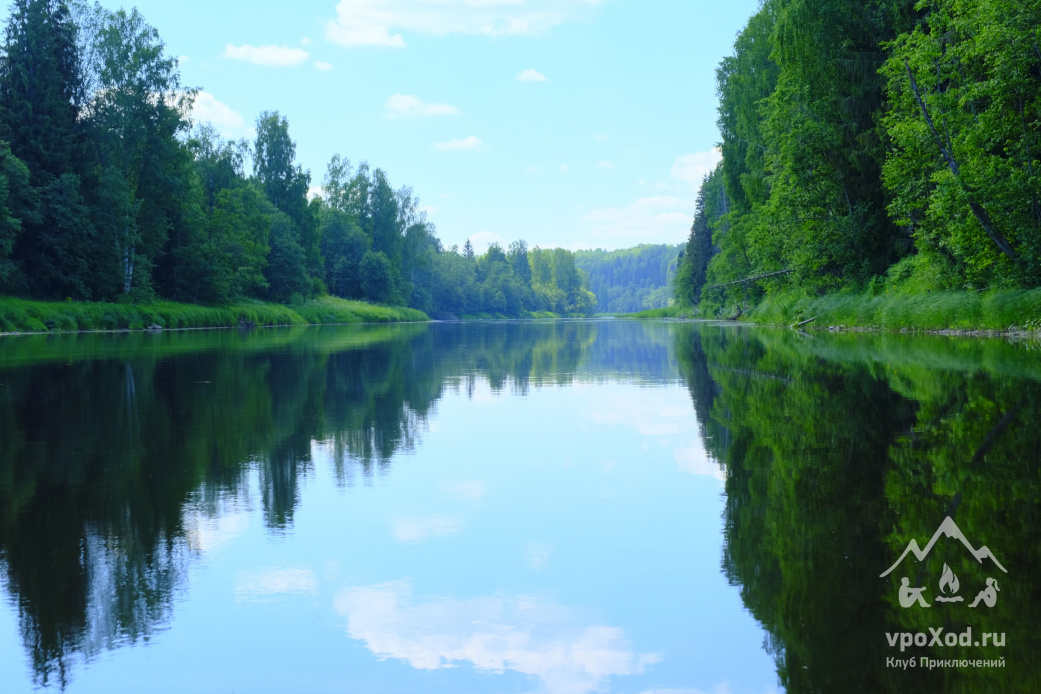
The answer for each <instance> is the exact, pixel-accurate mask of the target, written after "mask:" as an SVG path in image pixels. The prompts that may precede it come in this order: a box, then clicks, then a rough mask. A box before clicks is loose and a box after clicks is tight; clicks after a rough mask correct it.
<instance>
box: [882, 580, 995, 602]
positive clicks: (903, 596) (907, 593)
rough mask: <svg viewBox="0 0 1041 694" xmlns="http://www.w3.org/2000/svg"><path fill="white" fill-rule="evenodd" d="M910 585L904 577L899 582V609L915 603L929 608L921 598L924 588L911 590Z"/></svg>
mask: <svg viewBox="0 0 1041 694" xmlns="http://www.w3.org/2000/svg"><path fill="white" fill-rule="evenodd" d="M910 583H911V581H910V579H908V578H907V576H904V577H903V578H902V579H901V580H900V607H910V606H911V605H913V604H915V602H917V603H918V604H919V605H921V606H922V607H929V603H927V602H926V601H925V598H924V597H923V596H922V593H924V592H925V587H924V586H923V587H921V588H912V587H911V586H910V585H909V584H910ZM980 595H983V593H980Z"/></svg>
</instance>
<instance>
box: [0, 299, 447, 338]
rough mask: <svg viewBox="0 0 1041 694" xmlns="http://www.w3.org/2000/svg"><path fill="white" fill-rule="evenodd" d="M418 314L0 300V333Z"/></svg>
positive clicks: (412, 317)
mask: <svg viewBox="0 0 1041 694" xmlns="http://www.w3.org/2000/svg"><path fill="white" fill-rule="evenodd" d="M426 320H429V318H428V317H427V315H426V314H425V313H423V312H422V311H416V310H414V309H410V308H402V307H396V306H377V305H374V304H367V303H365V302H362V301H347V300H345V299H337V298H334V297H322V298H320V299H314V300H312V301H309V302H307V303H304V304H300V305H296V306H282V305H280V304H267V303H262V302H244V303H240V304H235V305H233V306H227V307H222V308H221V307H210V306H195V305H192V304H178V303H174V302H165V301H164V302H156V303H153V304H140V305H138V304H107V303H88V302H71V301H66V302H44V301H28V300H25V299H13V298H0V333H3V332H59V331H70V330H144V329H147V328H149V327H150V326H153V325H158V326H159V327H160V328H163V329H168V330H171V329H183V328H229V327H236V326H252V325H256V326H275V325H315V324H322V323H391V322H404V321H426Z"/></svg>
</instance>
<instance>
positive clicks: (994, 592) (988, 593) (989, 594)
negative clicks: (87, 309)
mask: <svg viewBox="0 0 1041 694" xmlns="http://www.w3.org/2000/svg"><path fill="white" fill-rule="evenodd" d="M999 590H1001V588H998V582H997V581H995V580H994V579H993V578H988V579H987V587H986V588H984V589H983V590H981V591H980V592H979V595H977V596H976V599H975V600H973V601H972V604H971V605H969V607H976V605H978V604H979V602H980V600H982V601H983V602H984V603H985V604H986V605H987V607H994V605H996V604H997V602H998V591H999Z"/></svg>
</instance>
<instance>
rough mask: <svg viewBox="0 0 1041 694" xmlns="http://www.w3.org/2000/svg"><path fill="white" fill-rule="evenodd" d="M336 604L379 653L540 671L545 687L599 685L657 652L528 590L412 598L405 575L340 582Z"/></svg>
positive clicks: (430, 664) (569, 692)
mask: <svg viewBox="0 0 1041 694" xmlns="http://www.w3.org/2000/svg"><path fill="white" fill-rule="evenodd" d="M335 606H336V611H337V612H338V613H339V614H341V615H343V616H344V617H345V618H346V619H347V633H348V634H349V635H350V637H351V638H354V639H358V640H360V641H364V642H365V645H366V646H367V647H368V648H369V650H370V651H372V652H373V653H374V654H376V655H377V656H378V657H380V658H397V659H400V660H404V661H406V662H408V663H409V665H411V666H412V667H414V668H416V669H418V670H438V669H442V668H451V667H454V666H457V665H458V664H460V663H472V664H473V666H474V667H475V668H476V669H478V670H481V671H486V672H502V671H504V670H512V671H514V672H519V673H522V674H525V675H533V676H535V677H538V678H539V679H540V680H541V683H542V690H543V691H545V692H547V694H587V693H589V692H595V691H602V690H603V688H604V685H605V684H606V682H607V679H608V678H609V677H612V676H616V675H636V674H640V673H642V672H643V671H644V669H645V668H646V667H647V666H648V665H651V664H653V663H656V662H659V661H660V660H661V657H660V656H659V655H657V654H655V653H639V654H638V653H636V652H635V651H634V650H633V648H632V647H631V646H630V644H629V643H628V642H627V641H626V639H625V635H624V632H623V631H622V630H621V629H618V628H615V627H609V626H603V625H584V624H582V623H580V622H579V621H578V620H577V619H576V618H575V617H574V615H573V614H572V611H571V610H569V609H568V608H566V607H562V606H559V605H555V604H552V603H546V602H543V601H541V600H539V599H537V598H528V597H502V596H496V597H480V598H471V599H469V600H455V599H444V598H443V599H438V598H433V599H427V600H425V601H419V600H415V599H413V598H412V595H411V593H410V590H409V587H408V585H407V584H404V583H390V584H385V585H377V586H369V587H362V588H345V589H343V590H341V591H340V592H339V594H338V595H337V597H336V602H335Z"/></svg>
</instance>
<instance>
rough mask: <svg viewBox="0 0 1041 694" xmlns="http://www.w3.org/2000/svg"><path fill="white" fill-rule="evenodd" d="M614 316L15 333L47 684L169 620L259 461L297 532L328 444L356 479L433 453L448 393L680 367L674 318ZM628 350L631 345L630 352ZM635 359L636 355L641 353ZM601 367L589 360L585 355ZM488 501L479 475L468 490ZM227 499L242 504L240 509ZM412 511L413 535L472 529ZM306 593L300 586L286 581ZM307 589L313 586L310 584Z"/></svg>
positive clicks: (1, 465) (401, 524)
mask: <svg viewBox="0 0 1041 694" xmlns="http://www.w3.org/2000/svg"><path fill="white" fill-rule="evenodd" d="M600 326H601V324H598V323H595V322H557V323H546V324H537V325H534V326H533V325H531V324H521V323H503V324H496V325H469V326H465V325H464V326H443V325H442V326H437V325H435V326H424V325H408V326H363V327H356V328H351V329H343V328H330V329H304V328H293V329H284V330H260V331H254V332H250V333H236V332H231V331H212V332H211V331H206V332H190V333H169V334H161V335H148V334H139V333H135V334H126V335H118V336H112V335H72V336H67V337H45V336H31V337H25V338H18V339H8V340H5V341H4V342H3V343H0V561H2V563H3V568H4V570H5V573H6V576H7V581H8V585H7V590H8V592H10V593H11V594H12V595H16V596H17V598H18V610H19V616H20V621H21V631H22V637H23V641H24V644H25V647H26V649H27V650H28V652H29V653H30V654H31V660H32V664H33V668H34V670H35V681H36V682H37V683H38V684H41V685H47V684H54V683H57V684H60V685H64V684H65V683H66V681H67V678H68V676H69V667H68V661H69V659H70V657H73V656H75V655H76V654H79V655H86V656H90V655H93V654H96V653H97V652H99V651H100V650H101V649H104V648H110V647H113V646H115V645H118V644H127V643H135V642H137V641H138V640H140V639H143V638H147V637H148V636H149V635H150V634H152V633H153V632H154V631H155V630H157V629H161V628H163V625H164V624H165V623H166V622H167V621H168V619H169V616H170V612H171V609H172V607H171V605H172V599H173V598H172V596H173V595H174V593H175V590H176V588H177V586H178V585H179V584H180V583H181V582H182V580H183V576H184V573H185V567H186V562H187V561H188V559H189V557H190V556H192V555H193V554H198V553H199V552H204V551H206V550H207V549H211V548H213V547H215V546H218V545H220V544H221V543H224V542H227V541H228V540H229V538H231V537H233V536H234V535H235V534H236V533H237V532H238V531H239V530H241V528H242V527H243V525H244V524H245V522H246V520H245V518H246V515H245V512H244V511H242V510H241V509H236V508H234V507H235V506H236V504H239V503H241V502H242V500H243V499H244V498H245V495H246V492H247V487H248V480H249V479H250V475H252V474H255V475H256V478H257V480H258V485H259V490H260V498H259V503H260V506H261V508H262V512H263V518H264V522H265V524H266V526H267V528H268V530H269V532H272V533H284V532H286V531H287V530H288V529H290V528H291V527H292V524H293V519H294V513H295V512H296V510H297V507H298V504H299V500H300V483H301V480H302V479H304V478H305V477H307V476H308V475H310V474H312V473H313V461H312V449H313V446H315V445H322V446H325V447H327V448H328V450H330V451H331V457H332V459H333V461H334V465H335V471H336V480H337V482H338V484H340V485H343V486H351V485H354V484H356V483H358V482H359V481H365V480H367V479H371V478H372V477H373V475H376V474H383V473H386V472H387V471H388V467H389V461H390V460H391V459H392V457H393V456H394V455H395V454H396V453H399V452H403V451H410V450H412V449H414V448H415V446H416V443H417V441H418V440H419V437H420V436H421V432H422V431H423V429H424V427H426V426H427V425H428V422H429V417H430V414H431V412H432V410H433V408H434V407H435V405H436V403H437V402H438V400H439V399H440V398H441V397H442V396H443V394H444V393H445V392H446V389H465V390H467V391H468V392H469V393H471V394H472V393H473V392H474V389H475V383H476V382H477V380H478V379H480V380H482V381H484V382H487V383H488V384H489V385H490V387H491V389H492V391H500V390H502V389H503V388H506V387H510V388H511V389H512V390H513V391H514V392H517V393H521V394H523V393H525V392H527V390H528V389H529V388H530V387H532V386H538V385H543V384H555V385H566V384H570V383H573V382H574V381H575V380H576V378H582V379H586V380H597V379H603V378H610V377H611V374H612V373H614V372H615V370H618V369H625V368H627V367H626V364H634V363H635V362H633V361H632V359H631V354H630V353H635V352H638V353H639V354H641V355H644V356H648V357H649V358H648V359H647V360H646V361H645V362H643V361H641V362H640V363H639V365H638V366H637V367H636V368H635V371H636V372H638V373H639V374H643V375H644V376H643V377H649V378H654V377H656V376H660V375H661V374H663V373H667V372H670V371H671V372H672V373H674V372H675V366H674V360H672V361H670V359H671V358H670V356H669V355H670V350H671V347H672V345H671V341H670V340H669V339H668V337H669V336H668V334H667V333H666V332H663V331H662V330H661V328H660V326H659V327H646V328H644V327H641V328H640V329H639V330H637V331H635V332H633V331H632V330H626V331H622V333H621V334H619V335H617V336H615V337H612V338H611V339H609V340H605V341H604V342H603V343H602V344H599V345H597V347H596V348H594V347H593V346H594V344H595V343H596V342H597V341H596V337H597V334H598V330H599V328H600ZM627 354H630V357H626V355H627ZM627 359H628V360H627ZM583 362H584V369H585V370H584V371H583V372H582V374H579V366H580V364H583ZM455 492H456V493H457V494H461V495H463V496H466V497H470V498H479V496H480V494H481V493H482V490H481V488H480V485H479V483H465V482H464V483H461V485H460V487H459V488H458V489H456V490H455ZM229 505H230V506H231V508H229ZM460 522H461V521H460V520H459V519H458V518H456V517H453V516H450V515H440V516H436V515H435V516H428V517H403V518H401V519H399V520H398V521H397V522H396V523H395V525H394V528H393V534H394V537H395V538H396V539H397V540H398V541H400V542H405V543H416V542H422V541H424V540H426V539H428V538H432V537H443V536H446V535H450V534H452V533H455V532H457V531H458V529H459V527H460ZM306 585H310V584H308V583H307V581H306V580H304V578H303V577H302V576H301V575H298V574H294V573H288V574H286V573H282V574H273V575H265V576H247V577H243V578H242V581H241V585H240V586H239V587H237V588H236V595H237V596H239V597H240V598H241V599H257V598H262V597H263V596H265V595H270V594H275V593H277V592H279V590H281V588H280V587H291V586H296V588H292V589H293V590H303V588H301V586H306ZM287 589H289V588H287ZM305 592H306V591H305Z"/></svg>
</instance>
